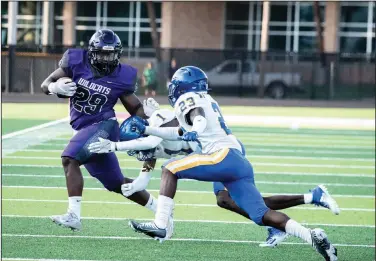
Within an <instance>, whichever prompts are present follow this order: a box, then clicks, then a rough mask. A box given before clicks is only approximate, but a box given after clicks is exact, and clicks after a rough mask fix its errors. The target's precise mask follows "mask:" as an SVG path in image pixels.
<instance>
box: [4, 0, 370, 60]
mask: <svg viewBox="0 0 376 261" xmlns="http://www.w3.org/2000/svg"><path fill="white" fill-rule="evenodd" d="M263 6H264V2H262V1H259V2H256V1H254V2H234V1H228V2H160V1H159V2H158V1H154V7H155V13H156V23H157V28H158V32H159V35H160V43H161V47H162V48H190V49H216V50H218V49H246V50H255V51H258V50H260V49H261V34H262V30H263V27H262V23H263V13H264V12H263ZM375 6H376V4H375V2H374V1H365V2H360V1H359V2H358V1H356V2H355V1H354V2H348V1H341V2H324V1H323V2H320V16H321V20H322V24H321V26H322V29H323V38H324V43H325V51H326V52H345V53H362V54H371V53H374V52H375V48H376V43H375V42H376V41H375V21H376V17H375V16H376V15H375ZM8 8H9V2H8V1H2V2H1V41H2V45H6V43H7V34H8V26H9V23H8ZM46 13H48V14H50V17H52V19H51V20H50V21H49V22H48V23H47V25H48V27H49V28H44V27H43V26H42V25H43V16H44V15H45V14H46ZM313 13H314V12H313V5H312V2H292V1H290V2H270V8H269V21H268V23H269V26H268V27H264V28H267V30H268V34H267V35H268V41H267V42H268V44H267V49H268V50H273V51H283V52H286V51H287V52H312V51H314V50H315V48H316V29H315V22H314V15H313ZM102 27H108V28H111V29H113V30H114V31H116V33H117V34H118V35H119V36H120V38H121V39H122V41H123V45H124V47H129V48H152V39H151V35H150V32H151V27H150V24H149V20H148V13H147V7H146V2H125V1H109V2H106V1H97V2H93V1H77V2H48V4H46V3H45V2H42V1H36V2H32V1H20V2H18V15H17V44H20V45H31V44H37V45H41V44H42V43H43V39H42V38H43V30H48V33H47V34H46V35H48V40H47V42H48V44H49V45H78V46H80V45H84V44H85V43H86V42H87V41H88V40H89V38H90V36H91V35H92V34H93V33H94V32H95V31H96V30H98V29H99V28H102ZM264 30H265V29H264ZM46 37H47V36H46ZM45 42H46V41H45Z"/></svg>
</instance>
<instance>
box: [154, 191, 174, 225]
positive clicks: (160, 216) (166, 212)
mask: <svg viewBox="0 0 376 261" xmlns="http://www.w3.org/2000/svg"><path fill="white" fill-rule="evenodd" d="M173 208H174V200H173V199H172V198H169V197H166V196H162V195H159V197H158V206H157V213H156V214H155V219H154V223H155V224H156V225H157V227H159V228H166V227H167V223H168V219H169V217H170V216H171V214H172V209H173Z"/></svg>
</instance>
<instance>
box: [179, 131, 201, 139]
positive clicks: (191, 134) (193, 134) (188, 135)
mask: <svg viewBox="0 0 376 261" xmlns="http://www.w3.org/2000/svg"><path fill="white" fill-rule="evenodd" d="M197 138H198V134H197V132H195V131H191V132H186V133H184V134H183V136H181V137H180V139H181V140H184V141H198V139H197Z"/></svg>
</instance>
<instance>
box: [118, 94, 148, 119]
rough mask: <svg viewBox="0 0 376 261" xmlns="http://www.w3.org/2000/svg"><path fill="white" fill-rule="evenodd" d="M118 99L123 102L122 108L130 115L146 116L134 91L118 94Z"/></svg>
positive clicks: (144, 117)
mask: <svg viewBox="0 0 376 261" xmlns="http://www.w3.org/2000/svg"><path fill="white" fill-rule="evenodd" d="M120 101H121V103H122V104H123V106H124V108H125V109H126V110H127V111H128V112H129V114H130V115H132V116H135V115H136V116H139V117H141V118H143V119H146V118H148V116H147V115H146V114H145V112H144V108H143V106H142V103H141V101H140V100H139V99H138V97H137V96H136V95H135V94H134V93H131V94H129V93H124V94H122V95H121V96H120Z"/></svg>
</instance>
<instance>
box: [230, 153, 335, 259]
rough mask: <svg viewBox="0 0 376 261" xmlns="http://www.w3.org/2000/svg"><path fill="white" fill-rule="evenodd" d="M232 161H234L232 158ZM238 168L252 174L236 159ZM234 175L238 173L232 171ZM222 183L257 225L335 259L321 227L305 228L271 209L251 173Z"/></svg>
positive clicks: (327, 257) (332, 249) (244, 163)
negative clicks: (298, 240) (307, 244)
mask: <svg viewBox="0 0 376 261" xmlns="http://www.w3.org/2000/svg"><path fill="white" fill-rule="evenodd" d="M232 162H235V160H233V161H232ZM238 162H239V164H238V168H239V169H243V170H244V169H248V170H249V173H251V174H253V170H252V166H251V165H250V164H249V162H248V164H249V166H248V167H247V166H246V165H247V163H246V162H245V161H244V162H243V166H242V165H241V163H242V162H241V161H238ZM234 174H235V175H236V174H238V175H239V176H240V173H234ZM224 185H225V186H226V188H227V189H228V191H229V193H230V195H231V198H232V199H233V200H234V201H235V203H236V204H237V205H238V206H239V207H240V208H242V209H244V210H245V211H246V212H247V213H248V215H249V216H250V218H251V219H252V220H253V221H254V222H255V223H256V224H258V225H261V226H270V227H274V228H277V229H279V230H282V231H285V232H287V233H288V234H290V235H293V236H296V237H299V238H301V239H303V240H304V241H306V242H307V243H309V244H311V245H312V246H313V247H314V248H315V249H316V250H317V251H318V252H319V253H320V254H321V255H322V256H324V257H325V258H326V259H327V260H337V259H336V249H335V248H334V246H333V245H332V244H330V242H329V241H328V239H327V236H326V235H325V233H324V232H323V231H322V230H321V229H314V230H310V229H308V228H305V227H304V226H302V225H301V224H299V223H298V222H296V221H294V220H292V219H290V218H289V217H288V216H287V215H286V214H284V213H281V212H278V211H275V210H271V209H269V208H268V207H267V206H266V205H265V202H264V200H263V198H262V196H261V194H260V192H259V191H258V190H257V188H256V187H255V185H254V182H253V175H251V176H249V177H243V178H240V179H238V180H235V181H229V182H225V183H224Z"/></svg>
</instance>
